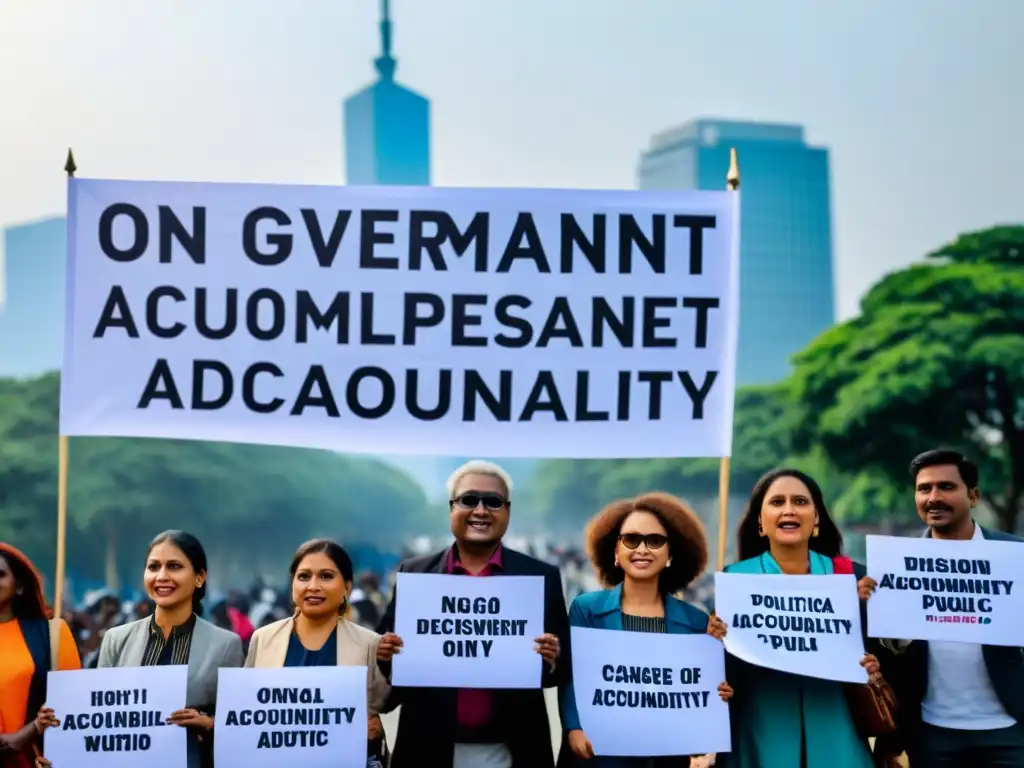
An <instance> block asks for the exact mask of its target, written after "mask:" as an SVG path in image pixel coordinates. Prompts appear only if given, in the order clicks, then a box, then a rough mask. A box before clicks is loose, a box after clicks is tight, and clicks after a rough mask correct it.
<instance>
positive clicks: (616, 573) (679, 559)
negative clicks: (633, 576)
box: [585, 493, 708, 594]
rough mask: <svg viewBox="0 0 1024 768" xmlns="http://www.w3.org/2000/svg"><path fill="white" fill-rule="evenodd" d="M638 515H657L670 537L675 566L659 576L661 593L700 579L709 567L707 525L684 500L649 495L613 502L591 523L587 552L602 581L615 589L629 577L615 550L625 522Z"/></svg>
mask: <svg viewBox="0 0 1024 768" xmlns="http://www.w3.org/2000/svg"><path fill="white" fill-rule="evenodd" d="M634 512H649V513H650V514H652V515H654V516H655V517H656V518H658V520H659V521H660V522H661V524H662V525H663V526H665V531H666V533H667V534H668V552H669V556H670V557H671V558H672V564H671V565H669V566H667V567H666V568H665V570H663V571H662V572H661V573H660V574H659V575H658V589H659V590H660V591H661V593H662V594H671V593H673V592H677V591H679V590H680V589H683V588H684V587H686V586H687V585H688V584H690V583H691V582H692V581H693V580H694V579H696V578H697V577H698V576H699V575H700V574H701V572H702V571H703V570H704V568H705V566H707V564H708V545H707V539H706V538H705V536H704V524H703V523H701V521H700V518H699V517H697V514H696V513H695V512H694V511H693V510H692V509H691V508H690V505H689V504H687V503H686V502H685V501H683V500H682V499H679V498H676V497H675V496H672V495H670V494H667V493H645V494H643V495H642V496H637V497H636V498H635V499H620V500H619V501H613V502H612V503H611V504H609V505H608V506H607V507H605V508H604V509H602V510H601V511H600V512H598V514H597V516H596V517H594V518H593V519H592V520H591V521H590V522H589V523H588V524H587V530H586V534H585V537H586V542H587V553H588V554H589V555H590V561H591V562H592V563H593V564H594V569H595V570H596V571H597V575H598V576H599V577H600V579H601V581H602V582H603V583H604V584H605V585H607V586H609V587H613V586H615V585H616V584H621V583H622V581H623V579H625V577H626V574H625V572H624V571H623V570H622V569H621V568H619V567H618V566H617V565H615V547H616V545H617V544H618V541H619V531H621V530H622V524H623V522H625V520H626V518H627V517H629V516H630V515H631V514H633V513H634Z"/></svg>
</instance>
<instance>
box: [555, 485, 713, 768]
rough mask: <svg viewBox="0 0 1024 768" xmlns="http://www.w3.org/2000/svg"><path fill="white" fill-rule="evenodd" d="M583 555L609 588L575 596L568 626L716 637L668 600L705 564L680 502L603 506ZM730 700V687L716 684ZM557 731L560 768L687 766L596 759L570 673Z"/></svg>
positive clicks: (690, 515)
mask: <svg viewBox="0 0 1024 768" xmlns="http://www.w3.org/2000/svg"><path fill="white" fill-rule="evenodd" d="M586 543H587V552H588V553H589V554H590V559H591V561H592V562H593V564H594V568H595V570H596V571H597V573H598V576H599V577H600V578H601V581H602V582H603V583H604V584H607V585H608V586H609V587H610V589H604V590H600V591H597V592H588V593H587V594H584V595H579V596H578V597H577V598H575V599H574V600H573V601H572V605H571V606H570V607H569V624H570V625H571V626H576V627H591V628H594V629H614V630H625V631H630V632H666V633H668V634H678V635H693V634H704V633H708V634H712V635H715V636H716V637H720V636H721V634H720V633H721V631H722V629H724V625H722V623H721V622H718V621H716V622H712V623H711V626H710V627H709V620H708V615H707V614H706V613H704V611H702V610H700V609H699V608H696V607H694V606H692V605H690V604H689V603H685V602H683V601H682V600H679V599H677V598H675V597H673V596H672V593H673V592H676V591H678V590H680V589H683V588H685V587H686V586H687V585H689V584H690V583H691V582H692V581H693V580H694V579H696V578H697V577H698V576H699V575H700V574H701V572H702V571H703V570H704V567H705V566H706V565H707V561H708V552H707V541H706V539H705V537H704V526H703V525H702V524H701V522H700V518H698V517H697V515H696V514H695V513H694V512H693V510H691V509H690V507H689V506H688V505H687V504H686V503H685V502H684V501H682V500H681V499H677V498H675V497H674V496H670V495H668V494H666V493H647V494H644V495H643V496H639V497H637V498H635V499H626V500H622V501H616V502H613V503H612V504H609V505H608V506H607V507H605V508H604V509H603V510H602V511H601V512H600V513H599V514H598V515H597V516H596V517H595V518H594V519H593V520H591V521H590V523H589V524H588V525H587V531H586ZM718 693H719V696H721V697H722V699H723V700H728V699H729V697H730V696H731V695H732V689H731V688H730V687H729V686H728V684H726V683H724V682H723V683H722V684H721V685H719V686H718ZM560 709H561V715H562V726H563V728H564V729H565V730H566V731H567V732H568V748H563V749H562V753H561V754H560V755H559V760H558V764H559V768H564V766H568V765H580V766H587V768H591V766H593V768H662V766H664V767H665V768H668V767H669V766H673V768H674V767H675V766H682V767H685V766H688V765H689V758H688V757H668V758H657V757H656V758H642V757H641V758H638V757H595V755H594V748H593V746H591V744H590V740H589V739H588V738H587V734H586V733H584V731H583V728H582V726H581V725H580V716H579V712H578V711H577V709H576V694H575V690H574V688H573V685H572V678H571V676H570V678H569V683H568V684H567V685H566V686H565V687H564V688H563V689H562V691H561V707H560Z"/></svg>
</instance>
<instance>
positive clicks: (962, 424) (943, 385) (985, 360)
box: [792, 227, 1024, 531]
mask: <svg viewBox="0 0 1024 768" xmlns="http://www.w3.org/2000/svg"><path fill="white" fill-rule="evenodd" d="M794 366H795V369H794V373H793V377H792V386H793V392H794V395H795V397H796V399H797V401H798V402H799V404H800V407H801V416H800V418H799V420H798V423H799V425H800V427H799V429H798V430H797V434H796V436H795V439H796V443H795V446H796V447H797V448H798V449H808V448H810V447H811V446H813V445H819V446H821V448H822V449H823V450H824V452H825V454H826V455H827V456H828V458H829V459H830V461H831V462H832V463H833V464H834V465H835V466H836V467H837V468H838V469H839V470H841V471H847V472H860V471H866V472H869V473H872V476H873V477H875V478H876V481H877V478H879V477H884V478H887V479H888V480H890V481H892V482H896V483H899V484H901V485H903V486H904V487H906V488H908V489H909V487H910V486H909V483H910V478H908V477H907V466H908V464H909V461H910V459H911V458H912V457H913V456H914V455H916V454H917V453H919V452H921V451H922V450H926V449H928V448H930V447H936V446H939V445H945V446H949V447H955V448H960V449H962V450H963V451H964V452H965V453H967V454H969V455H970V456H972V457H975V459H976V460H977V461H978V462H979V463H980V464H981V465H982V469H983V493H984V497H985V499H986V501H987V502H988V503H989V504H990V506H991V507H992V509H993V510H994V512H995V513H996V516H997V518H998V521H999V525H1000V527H1001V528H1003V529H1004V530H1007V531H1012V530H1015V528H1016V526H1017V517H1018V515H1019V512H1020V507H1021V501H1022V497H1024V227H997V228H994V229H990V230H985V231H981V232H972V233H969V234H966V235H962V236H961V237H959V238H957V239H956V240H955V241H953V242H952V243H949V244H948V245H945V246H943V247H942V248H940V249H938V250H936V251H935V252H934V253H932V254H930V255H929V259H928V261H927V262H926V263H923V264H916V265H913V266H911V267H908V268H907V269H903V270H900V271H898V272H894V273H892V274H890V275H888V276H887V277H885V278H883V279H882V280H881V281H880V282H879V283H878V284H877V285H875V286H874V287H873V288H872V289H871V290H870V291H868V293H867V294H866V295H865V296H864V298H863V300H862V302H861V314H860V316H859V317H857V318H855V319H853V320H850V321H848V322H845V323H842V324H840V325H837V326H835V327H834V328H832V329H830V330H828V331H827V332H825V333H824V334H822V335H821V336H820V337H819V338H818V339H816V340H815V341H814V342H813V343H812V344H811V345H810V347H808V348H807V349H806V350H805V351H803V352H802V353H800V354H799V355H797V356H796V358H795V360H794ZM883 496H884V494H883Z"/></svg>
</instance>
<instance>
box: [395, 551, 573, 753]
mask: <svg viewBox="0 0 1024 768" xmlns="http://www.w3.org/2000/svg"><path fill="white" fill-rule="evenodd" d="M449 551H450V548H449V549H443V550H441V551H440V552H435V553H434V554H431V555H423V556H422V557H413V558H410V559H408V560H405V561H403V562H402V563H401V565H399V566H398V571H399V572H400V573H444V572H445V565H446V561H447V557H448V553H449ZM502 564H503V566H504V569H503V571H502V572H501V574H495V575H494V577H490V576H489V577H488V578H496V577H499V576H500V575H507V576H543V577H544V631H545V632H550V633H551V634H553V635H557V636H558V638H559V642H560V643H561V647H562V649H563V650H562V653H563V654H566V653H567V649H568V647H569V614H568V611H567V610H566V608H565V595H564V593H563V592H562V577H561V574H560V573H559V571H558V568H556V567H555V566H553V565H548V564H547V563H544V562H541V561H540V560H537V559H535V558H532V557H529V556H527V555H524V554H522V553H521V552H516V551H515V550H513V549H509V548H508V547H504V549H503V551H502ZM394 629H395V593H394V592H392V595H391V601H390V602H389V603H388V607H387V610H386V611H385V613H384V618H383V619H382V620H381V623H380V625H379V626H378V627H377V632H378V633H380V634H384V633H385V632H393V631H394ZM566 661H567V660H566ZM390 666H391V665H390V664H380V667H381V669H382V670H383V671H384V672H385V674H387V675H389V676H390V673H391V669H390ZM568 670H569V664H568V663H565V664H562V663H559V664H556V665H555V671H554V672H551V671H550V670H549V668H548V666H547V665H546V664H545V665H544V674H543V678H542V682H541V684H542V685H543V687H544V688H552V687H555V686H557V685H560V684H561V683H562V681H563V680H564V679H565V676H566V674H568ZM494 694H495V697H494V717H495V719H496V721H497V722H498V723H500V725H501V727H502V729H503V730H504V733H505V738H504V742H505V744H506V745H507V746H508V748H509V750H510V751H511V752H512V765H513V768H554V764H555V760H554V755H553V753H552V750H551V729H550V726H549V724H548V717H547V710H546V709H545V702H544V691H543V690H541V689H539V688H538V689H533V690H530V689H527V690H495V691H494ZM456 695H457V689H455V688H397V687H394V688H392V689H391V697H390V699H389V700H388V705H387V706H386V707H385V711H391V710H393V709H395V708H396V707H399V706H400V707H401V708H402V713H401V715H400V716H399V721H398V736H397V740H396V744H395V749H394V750H393V752H392V756H391V768H412V767H413V766H415V767H416V768H420V767H421V766H427V765H429V766H434V765H436V766H442V765H451V764H452V756H453V750H454V744H455V741H456Z"/></svg>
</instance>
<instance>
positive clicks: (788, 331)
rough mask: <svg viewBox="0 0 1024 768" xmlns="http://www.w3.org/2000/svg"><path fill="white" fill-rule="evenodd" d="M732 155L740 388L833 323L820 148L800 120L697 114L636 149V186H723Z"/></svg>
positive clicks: (765, 376) (824, 153) (772, 378)
mask: <svg viewBox="0 0 1024 768" xmlns="http://www.w3.org/2000/svg"><path fill="white" fill-rule="evenodd" d="M730 147H735V148H736V150H737V153H738V155H739V162H740V174H741V180H742V185H741V194H742V196H743V197H742V203H741V205H742V210H741V214H740V338H739V351H738V360H737V367H736V383H737V385H739V386H744V385H750V384H769V383H773V382H776V381H779V380H781V379H783V378H785V377H786V376H787V375H788V374H789V372H790V358H791V357H792V355H793V354H795V353H796V352H799V351H800V350H802V349H803V348H804V347H806V346H807V345H808V343H810V341H811V340H812V339H814V338H815V337H816V336H817V335H818V334H819V333H821V332H822V331H824V330H825V329H826V328H828V327H829V326H831V325H832V324H833V323H834V322H835V296H834V291H835V286H834V284H833V277H832V274H833V270H832V225H831V217H830V211H831V206H830V195H829V167H828V150H827V149H825V148H823V147H811V146H808V145H807V143H806V142H805V141H804V129H803V127H802V126H799V125H776V124H767V123H751V122H733V121H723V120H707V119H701V120H696V121H694V122H691V123H687V124H686V125H683V126H680V127H678V128H674V129H671V130H668V131H664V132H662V133H660V134H658V135H656V136H655V137H654V138H653V139H652V140H651V145H650V147H649V148H648V149H647V150H646V151H644V152H643V153H642V155H641V157H640V164H639V172H638V176H639V187H640V189H645V190H651V189H723V188H724V187H725V175H726V172H727V171H728V169H729V149H730Z"/></svg>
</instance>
